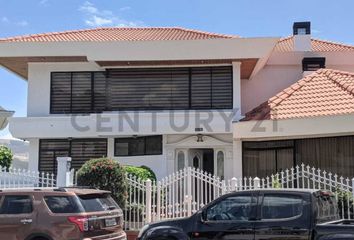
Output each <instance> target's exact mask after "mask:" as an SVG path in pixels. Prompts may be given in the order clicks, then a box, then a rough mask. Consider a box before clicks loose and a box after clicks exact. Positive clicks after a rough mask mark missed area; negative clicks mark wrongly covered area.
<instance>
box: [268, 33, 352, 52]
mask: <svg viewBox="0 0 354 240" xmlns="http://www.w3.org/2000/svg"><path fill="white" fill-rule="evenodd" d="M311 42H312V51H314V52H335V51H338V52H339V51H354V46H351V45H346V44H342V43H335V42H331V41H324V40H319V39H314V38H312V39H311ZM274 50H275V51H276V52H291V51H293V50H294V37H293V36H290V37H286V38H283V39H280V41H279V42H278V44H277V45H276V46H275V49H274Z"/></svg>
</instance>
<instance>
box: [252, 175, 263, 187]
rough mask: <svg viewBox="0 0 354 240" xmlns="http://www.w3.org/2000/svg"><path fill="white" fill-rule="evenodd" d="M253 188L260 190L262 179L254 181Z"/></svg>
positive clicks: (257, 178)
mask: <svg viewBox="0 0 354 240" xmlns="http://www.w3.org/2000/svg"><path fill="white" fill-rule="evenodd" d="M253 187H254V189H259V188H260V187H261V179H259V177H255V178H254V179H253Z"/></svg>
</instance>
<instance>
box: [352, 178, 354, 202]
mask: <svg viewBox="0 0 354 240" xmlns="http://www.w3.org/2000/svg"><path fill="white" fill-rule="evenodd" d="M352 195H353V198H354V178H353V179H352Z"/></svg>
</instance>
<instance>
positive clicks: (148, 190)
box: [145, 179, 152, 223]
mask: <svg viewBox="0 0 354 240" xmlns="http://www.w3.org/2000/svg"><path fill="white" fill-rule="evenodd" d="M145 184H146V223H150V222H151V192H152V191H151V180H150V179H148V180H146V182H145Z"/></svg>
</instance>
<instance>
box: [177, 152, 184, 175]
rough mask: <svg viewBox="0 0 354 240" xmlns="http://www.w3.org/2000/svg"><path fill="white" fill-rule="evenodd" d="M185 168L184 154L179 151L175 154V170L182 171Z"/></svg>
mask: <svg viewBox="0 0 354 240" xmlns="http://www.w3.org/2000/svg"><path fill="white" fill-rule="evenodd" d="M184 168H185V157H184V152H183V151H179V152H178V154H177V170H178V171H179V170H182V169H184Z"/></svg>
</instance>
